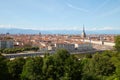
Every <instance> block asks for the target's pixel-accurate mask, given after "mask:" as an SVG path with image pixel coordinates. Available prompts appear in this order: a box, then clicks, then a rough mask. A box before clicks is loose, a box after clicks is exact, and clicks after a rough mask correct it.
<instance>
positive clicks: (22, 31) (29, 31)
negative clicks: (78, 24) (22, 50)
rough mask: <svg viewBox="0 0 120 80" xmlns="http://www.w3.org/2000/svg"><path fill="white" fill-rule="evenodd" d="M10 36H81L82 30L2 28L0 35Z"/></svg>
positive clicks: (88, 32) (116, 31)
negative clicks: (39, 34)
mask: <svg viewBox="0 0 120 80" xmlns="http://www.w3.org/2000/svg"><path fill="white" fill-rule="evenodd" d="M8 32H9V33H10V34H38V33H39V32H41V33H42V34H81V33H82V31H81V30H48V31H47V30H32V29H17V28H8V29H7V28H0V33H2V34H5V33H8ZM86 33H87V34H120V31H119V30H96V31H88V30H86Z"/></svg>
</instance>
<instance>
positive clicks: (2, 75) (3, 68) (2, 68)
mask: <svg viewBox="0 0 120 80" xmlns="http://www.w3.org/2000/svg"><path fill="white" fill-rule="evenodd" d="M0 80H9V77H8V69H7V60H6V59H5V58H4V57H3V56H1V55H0Z"/></svg>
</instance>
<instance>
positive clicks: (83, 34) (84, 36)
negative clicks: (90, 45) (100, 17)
mask: <svg viewBox="0 0 120 80" xmlns="http://www.w3.org/2000/svg"><path fill="white" fill-rule="evenodd" d="M81 37H82V38H86V33H85V27H84V25H83V31H82V35H81Z"/></svg>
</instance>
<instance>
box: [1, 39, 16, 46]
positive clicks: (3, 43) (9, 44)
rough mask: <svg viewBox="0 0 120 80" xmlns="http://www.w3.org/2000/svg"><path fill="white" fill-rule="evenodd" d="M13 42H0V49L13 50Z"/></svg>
mask: <svg viewBox="0 0 120 80" xmlns="http://www.w3.org/2000/svg"><path fill="white" fill-rule="evenodd" d="M13 47H14V46H13V40H0V48H13Z"/></svg>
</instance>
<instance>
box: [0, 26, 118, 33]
mask: <svg viewBox="0 0 120 80" xmlns="http://www.w3.org/2000/svg"><path fill="white" fill-rule="evenodd" d="M0 28H6V29H8V28H9V29H10V28H11V29H12V28H17V29H31V30H46V31H47V30H80V31H81V30H82V29H83V26H66V27H60V26H58V27H40V26H36V27H35V26H34V27H33V26H29V27H28V26H25V25H19V26H17V25H11V24H8V25H3V24H0ZM85 30H87V31H95V30H120V28H119V27H92V28H91V27H85Z"/></svg>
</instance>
